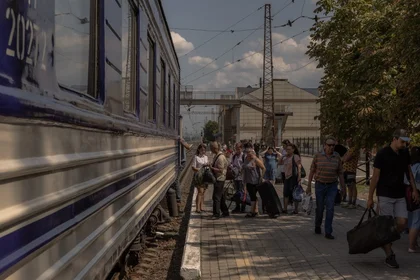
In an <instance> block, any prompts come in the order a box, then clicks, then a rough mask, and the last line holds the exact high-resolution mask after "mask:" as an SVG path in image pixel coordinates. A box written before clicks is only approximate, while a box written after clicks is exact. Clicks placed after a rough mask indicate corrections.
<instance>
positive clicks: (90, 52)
mask: <svg viewBox="0 0 420 280" xmlns="http://www.w3.org/2000/svg"><path fill="white" fill-rule="evenodd" d="M95 3H96V1H95V0H72V1H69V0H55V40H54V41H55V46H54V58H55V61H54V65H55V69H56V75H57V80H58V83H59V84H60V86H62V87H64V88H67V89H70V90H72V91H77V92H80V93H84V94H89V95H91V96H93V97H96V96H97V93H96V90H95V88H96V86H95V77H96V67H95V66H96V61H97V59H96V55H97V51H96V50H97V48H96V44H97V40H96V36H95V34H94V33H95V29H96V24H95V23H96V18H97V17H96V5H95ZM40 51H41V52H42V50H40ZM41 55H42V54H41Z"/></svg>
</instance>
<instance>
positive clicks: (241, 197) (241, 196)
mask: <svg viewBox="0 0 420 280" xmlns="http://www.w3.org/2000/svg"><path fill="white" fill-rule="evenodd" d="M232 200H238V201H240V202H241V203H242V204H246V205H251V197H250V196H249V193H248V192H244V191H243V190H239V191H237V192H236V193H235V196H234V197H233V198H232Z"/></svg>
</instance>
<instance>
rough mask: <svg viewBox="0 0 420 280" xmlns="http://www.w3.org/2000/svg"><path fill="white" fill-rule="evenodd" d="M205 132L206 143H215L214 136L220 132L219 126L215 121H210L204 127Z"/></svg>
mask: <svg viewBox="0 0 420 280" xmlns="http://www.w3.org/2000/svg"><path fill="white" fill-rule="evenodd" d="M203 132H204V135H203V136H204V139H205V140H206V141H214V140H215V139H214V136H213V135H214V134H216V133H218V132H219V124H218V123H217V122H215V121H208V122H207V123H206V124H205V125H204V127H203Z"/></svg>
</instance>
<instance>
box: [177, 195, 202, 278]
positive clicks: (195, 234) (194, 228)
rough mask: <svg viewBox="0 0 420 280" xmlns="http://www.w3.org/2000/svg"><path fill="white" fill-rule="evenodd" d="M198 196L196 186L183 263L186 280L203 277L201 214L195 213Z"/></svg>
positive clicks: (182, 269) (182, 273) (182, 275)
mask: <svg viewBox="0 0 420 280" xmlns="http://www.w3.org/2000/svg"><path fill="white" fill-rule="evenodd" d="M196 197H197V189H196V188H194V195H193V199H192V200H193V201H192V203H191V212H190V213H191V216H190V220H189V223H188V230H187V237H186V239H185V245H184V254H183V255H182V265H181V277H182V278H183V279H185V280H192V279H199V278H200V277H201V216H200V214H197V213H195V206H196V205H195V199H196Z"/></svg>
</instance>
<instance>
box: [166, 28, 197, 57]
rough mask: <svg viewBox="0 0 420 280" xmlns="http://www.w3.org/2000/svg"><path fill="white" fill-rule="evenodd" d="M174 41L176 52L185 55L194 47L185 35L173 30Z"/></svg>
mask: <svg viewBox="0 0 420 280" xmlns="http://www.w3.org/2000/svg"><path fill="white" fill-rule="evenodd" d="M171 36H172V41H173V42H174V45H175V49H176V52H177V53H178V56H179V55H184V54H186V53H187V52H189V51H191V50H192V49H194V45H193V43H191V42H188V41H187V40H186V39H185V38H184V37H182V36H181V35H179V34H178V33H176V32H173V31H171Z"/></svg>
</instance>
